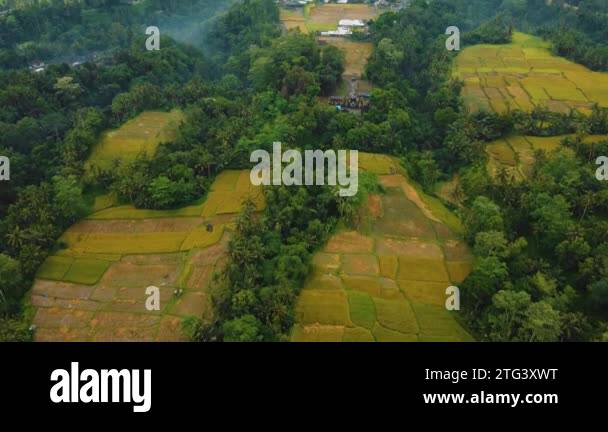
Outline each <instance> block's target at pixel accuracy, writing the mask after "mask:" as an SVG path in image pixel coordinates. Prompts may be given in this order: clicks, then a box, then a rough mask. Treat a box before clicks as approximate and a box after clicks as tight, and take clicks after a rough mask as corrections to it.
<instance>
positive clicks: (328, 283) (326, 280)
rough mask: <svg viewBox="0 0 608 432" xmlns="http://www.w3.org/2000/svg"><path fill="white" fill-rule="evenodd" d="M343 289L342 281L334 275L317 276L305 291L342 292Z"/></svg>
mask: <svg viewBox="0 0 608 432" xmlns="http://www.w3.org/2000/svg"><path fill="white" fill-rule="evenodd" d="M343 288H344V287H343V285H342V279H340V278H339V277H338V276H336V275H333V274H321V275H315V276H313V277H312V278H311V279H310V280H308V281H307V282H306V285H305V286H304V289H315V290H341V289H343Z"/></svg>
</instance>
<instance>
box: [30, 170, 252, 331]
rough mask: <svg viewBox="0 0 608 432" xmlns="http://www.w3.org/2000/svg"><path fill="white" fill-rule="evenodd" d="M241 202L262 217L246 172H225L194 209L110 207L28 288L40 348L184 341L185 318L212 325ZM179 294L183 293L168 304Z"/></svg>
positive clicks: (73, 236)
mask: <svg viewBox="0 0 608 432" xmlns="http://www.w3.org/2000/svg"><path fill="white" fill-rule="evenodd" d="M247 197H252V198H253V199H254V201H255V202H256V206H257V208H258V209H259V210H261V209H262V208H263V207H264V197H263V192H262V190H261V189H260V188H256V187H253V186H252V185H251V183H250V181H249V171H224V172H222V173H221V174H220V175H219V176H218V178H217V179H216V181H215V182H214V184H213V185H212V188H211V191H210V192H209V194H208V196H207V199H206V200H205V201H204V202H203V203H202V204H200V205H198V206H190V207H187V208H185V209H180V210H173V211H153V210H138V209H135V208H133V207H130V206H123V207H114V208H110V209H107V210H103V211H101V212H98V213H95V214H93V215H91V216H90V217H89V218H88V219H85V220H82V221H80V222H78V223H77V224H75V225H74V226H72V227H71V228H70V229H68V230H67V231H66V232H65V233H64V234H63V236H62V238H61V239H60V242H61V243H63V244H64V246H65V247H64V248H62V249H61V250H59V251H58V252H57V253H56V254H54V255H53V256H50V257H49V258H48V259H47V260H46V262H45V263H44V264H43V265H42V267H41V268H40V270H39V272H38V274H37V278H36V280H35V282H34V286H33V288H32V296H31V302H32V305H33V307H34V309H35V315H34V319H33V324H34V325H35V326H36V328H37V329H36V340H39V341H109V340H135V341H147V340H156V341H170V340H181V339H183V335H182V332H181V329H180V323H181V321H182V319H183V318H185V317H187V316H192V315H194V316H197V317H200V316H205V317H210V314H211V305H210V298H209V284H210V282H211V278H212V275H213V273H214V272H215V271H216V270H218V269H219V268H220V267H221V264H222V260H223V258H224V255H225V252H226V248H227V242H228V239H229V237H230V231H231V229H232V226H233V225H232V223H233V220H234V217H235V213H237V212H238V211H240V205H241V203H242V202H243V200H244V199H246V198H247ZM211 227H212V229H211ZM151 285H152V286H156V287H158V288H159V289H160V293H161V295H160V299H161V310H160V311H148V310H147V309H146V308H145V301H146V297H147V296H146V293H145V289H146V287H148V286H151ZM176 289H182V290H183V293H182V294H181V295H179V296H176V295H174V292H175V290H176Z"/></svg>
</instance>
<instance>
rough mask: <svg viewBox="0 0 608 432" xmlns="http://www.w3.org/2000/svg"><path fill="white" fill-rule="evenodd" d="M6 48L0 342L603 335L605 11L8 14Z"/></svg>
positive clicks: (216, 7) (607, 215)
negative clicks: (456, 41) (458, 39)
mask: <svg viewBox="0 0 608 432" xmlns="http://www.w3.org/2000/svg"><path fill="white" fill-rule="evenodd" d="M455 27H456V28H457V29H458V32H457V36H458V37H462V40H461V43H459V46H461V47H462V50H452V49H451V48H453V47H451V46H450V42H451V41H454V39H453V37H456V33H454V34H452V35H450V31H451V30H453V29H454V28H455ZM446 29H447V30H446ZM450 29H451V30H450ZM150 30H153V31H152V32H150ZM446 31H447V33H446ZM0 35H2V37H0V76H2V79H0V102H1V103H0V239H2V241H1V242H0V341H5V340H6V341H23V342H27V341H41V342H45V341H70V342H71V341H85V342H96V341H145V342H164V341H167V342H169V341H192V342H216V341H218V342H470V341H471V342H474V341H479V342H485V341H489V342H510V341H513V342H592V341H608V271H607V268H608V267H607V263H608V247H607V245H608V228H607V227H608V225H607V223H608V222H607V221H608V50H607V49H606V41H605V38H606V35H608V5H607V4H606V1H605V0H576V1H574V0H570V1H566V2H562V1H559V2H558V1H549V0H513V1H504V0H189V1H187V2H180V1H170V2H165V1H158V0H137V1H94V2H92V1H84V0H73V1H70V2H65V1H63V2H62V1H51V2H49V1H46V2H38V1H37V2H32V1H24V0H17V1H10V2H8V1H4V2H3V1H1V0H0ZM152 42H153V43H152ZM281 146H282V147H281ZM275 149H277V150H275ZM271 154H272V159H271V157H270V156H271ZM336 154H337V157H336ZM355 154H356V155H357V156H358V158H357V160H358V168H355V163H354V161H355V157H354V155H355ZM256 155H258V156H260V155H261V156H260V157H258V163H257V164H256V162H255V159H256ZM345 155H348V158H350V161H351V162H353V165H352V168H353V169H358V171H351V170H350V169H345V167H344V163H342V162H345V161H346V158H347V157H346V156H345ZM310 156H312V157H310ZM313 159H314V162H313ZM326 166H327V170H326V169H325V167H326ZM349 166H350V164H349ZM334 168H335V169H334ZM256 173H257V174H261V175H260V176H258V178H257V180H258V181H257V182H256V176H255V175H256ZM252 174H253V175H252ZM355 174H357V175H355ZM303 180H304V181H303ZM351 186H352V188H351ZM150 289H152V293H154V294H151V293H150ZM156 290H157V291H156ZM156 292H158V294H159V304H160V308H159V309H155V308H153V307H149V305H150V302H149V300H150V299H151V297H150V296H151V295H154V296H155V294H156ZM452 293H456V295H455V296H454V297H457V300H456V301H454V302H453V303H450V299H451V298H453V294H452ZM410 345H412V344H410ZM469 345H470V344H469ZM409 348H410V346H408V349H409ZM413 348H414V349H418V348H416V346H414V347H413ZM307 349H309V347H307ZM372 349H374V350H376V349H377V347H375V348H372ZM433 349H434V348H433Z"/></svg>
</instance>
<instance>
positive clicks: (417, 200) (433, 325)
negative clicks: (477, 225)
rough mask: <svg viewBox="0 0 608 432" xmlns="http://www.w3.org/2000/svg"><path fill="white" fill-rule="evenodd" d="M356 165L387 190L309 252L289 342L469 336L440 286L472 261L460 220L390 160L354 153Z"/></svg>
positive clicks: (463, 272) (459, 274)
mask: <svg viewBox="0 0 608 432" xmlns="http://www.w3.org/2000/svg"><path fill="white" fill-rule="evenodd" d="M359 163H360V167H361V169H363V170H366V171H368V172H371V173H374V174H377V175H378V176H379V179H380V182H381V184H382V185H383V186H384V187H385V188H386V193H385V194H383V195H377V194H374V195H370V196H369V197H368V202H367V203H366V206H365V208H364V209H363V211H364V212H365V213H366V219H367V220H368V224H367V227H366V228H365V229H363V230H359V231H342V232H339V233H337V234H335V235H334V236H333V237H332V238H331V239H330V240H329V242H328V243H327V245H326V246H325V248H324V249H323V250H322V251H320V252H319V253H317V254H316V255H315V257H314V259H313V271H312V274H311V276H310V278H309V280H308V281H307V283H306V285H305V287H304V289H303V290H302V292H301V294H300V298H299V300H298V304H297V306H296V319H297V323H296V325H295V327H294V329H293V332H292V340H294V341H325V342H330V341H331V342H340V341H348V342H373V341H378V342H412V341H470V340H472V337H471V336H470V335H469V334H468V333H467V332H466V331H465V330H464V329H463V328H462V326H461V325H460V324H459V322H458V321H457V319H456V317H455V315H454V314H455V312H448V311H447V310H446V308H445V300H446V294H445V291H446V288H447V287H449V286H450V285H453V284H457V283H460V282H462V280H464V279H465V278H466V276H467V275H468V273H469V272H470V270H471V266H472V255H471V254H470V252H469V251H468V248H467V246H466V244H465V243H463V242H462V241H461V240H459V238H458V234H457V233H456V232H457V231H460V230H461V229H462V227H461V226H460V223H459V221H458V219H457V218H455V216H454V215H451V214H450V212H449V211H448V210H447V209H445V208H444V207H443V206H442V205H441V203H440V202H439V201H438V200H436V199H432V198H431V197H429V196H424V195H423V194H422V193H420V192H419V191H418V190H416V188H414V187H413V186H412V184H411V183H410V181H408V179H407V177H406V174H405V172H404V171H403V169H402V168H400V167H399V163H398V162H396V161H395V160H393V159H392V158H391V157H389V156H386V155H380V154H360V162H359ZM440 217H443V218H444V220H442V219H440ZM361 231H362V232H361Z"/></svg>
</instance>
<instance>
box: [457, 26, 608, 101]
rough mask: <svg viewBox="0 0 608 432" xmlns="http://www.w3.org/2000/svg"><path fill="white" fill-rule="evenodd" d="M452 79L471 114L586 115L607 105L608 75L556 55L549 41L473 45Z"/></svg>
mask: <svg viewBox="0 0 608 432" xmlns="http://www.w3.org/2000/svg"><path fill="white" fill-rule="evenodd" d="M454 75H455V76H456V77H458V78H460V79H462V80H463V81H464V84H465V86H464V88H463V91H462V96H463V99H464V102H465V104H466V106H467V108H468V109H469V110H470V111H471V112H477V111H480V110H487V111H495V112H505V111H507V110H514V109H521V110H524V111H530V110H531V109H533V108H534V107H535V106H544V107H547V108H548V109H550V110H552V111H557V112H569V111H570V110H571V109H577V110H579V111H580V112H583V113H588V112H589V111H590V108H591V107H592V106H593V104H594V103H597V104H599V105H600V106H602V107H608V74H607V73H600V72H593V71H591V70H589V69H587V68H586V67H584V66H581V65H579V64H576V63H573V62H571V61H569V60H566V59H564V58H562V57H557V56H554V55H553V54H552V53H551V51H550V46H549V44H548V43H546V42H544V41H542V40H541V39H539V38H537V37H534V36H531V35H527V34H524V33H517V32H516V33H514V35H513V42H512V43H511V44H507V45H483V44H481V45H475V46H471V47H467V48H465V49H464V50H463V51H462V52H461V53H460V54H459V55H458V57H457V58H456V62H455V68H454Z"/></svg>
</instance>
